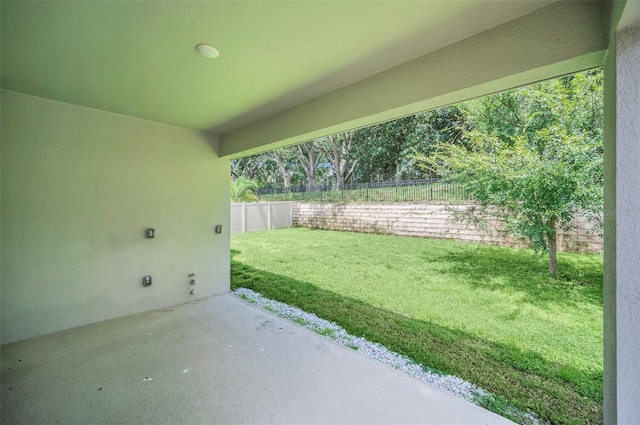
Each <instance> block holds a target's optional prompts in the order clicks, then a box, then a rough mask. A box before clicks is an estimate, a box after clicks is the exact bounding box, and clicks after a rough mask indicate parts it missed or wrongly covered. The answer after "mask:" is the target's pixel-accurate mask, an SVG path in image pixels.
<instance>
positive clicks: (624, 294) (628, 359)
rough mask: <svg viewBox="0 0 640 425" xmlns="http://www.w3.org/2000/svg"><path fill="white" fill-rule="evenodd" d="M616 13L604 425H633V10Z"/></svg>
mask: <svg viewBox="0 0 640 425" xmlns="http://www.w3.org/2000/svg"><path fill="white" fill-rule="evenodd" d="M623 7H624V3H622V2H620V3H618V2H616V3H614V4H613V6H612V13H611V14H610V16H611V18H610V19H611V28H612V29H611V31H612V34H611V36H610V40H611V41H610V43H611V47H610V48H609V52H608V55H607V61H606V64H605V148H604V152H605V205H604V207H605V229H604V244H605V249H604V422H605V424H618V423H619V424H636V423H640V410H639V409H638V406H637V397H638V393H640V368H639V367H638V353H640V328H639V327H638V324H639V323H640V284H639V281H638V276H640V244H639V243H638V241H640V226H638V217H640V173H638V163H640V143H639V141H640V122H639V121H638V116H640V80H639V79H638V75H640V4H638V3H637V2H627V4H626V7H625V8H624V13H622V17H620V12H621V11H622V8H623ZM618 20H619V22H620V24H618ZM616 29H617V30H616Z"/></svg>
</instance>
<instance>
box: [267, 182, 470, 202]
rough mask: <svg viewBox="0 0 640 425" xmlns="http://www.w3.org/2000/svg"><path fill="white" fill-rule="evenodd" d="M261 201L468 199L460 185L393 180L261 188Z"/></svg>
mask: <svg viewBox="0 0 640 425" xmlns="http://www.w3.org/2000/svg"><path fill="white" fill-rule="evenodd" d="M257 195H258V198H259V199H260V200H261V201H301V202H340V203H349V202H421V201H463V200H468V199H469V196H468V195H467V194H466V192H465V190H464V188H463V187H462V185H459V184H455V183H444V182H442V181H441V180H440V179H423V180H397V181H386V182H373V183H354V184H346V185H336V184H332V185H328V184H325V185H316V186H292V187H290V188H288V189H287V188H284V187H264V188H260V189H259V190H258V191H257Z"/></svg>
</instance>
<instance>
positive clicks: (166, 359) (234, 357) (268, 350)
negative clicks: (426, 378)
mask: <svg viewBox="0 0 640 425" xmlns="http://www.w3.org/2000/svg"><path fill="white" fill-rule="evenodd" d="M1 363H2V364H1V369H2V372H1V376H0V387H1V390H0V391H1V392H0V395H1V397H2V407H1V413H2V414H1V419H2V423H3V424H55V423H64V424H108V423H130V424H134V423H135V424H216V423H224V424H229V423H282V424H285V423H295V424H316V423H318V424H320V423H322V424H326V423H331V424H348V423H367V424H399V423H403V424H409V423H421V424H444V423H446V424H508V423H511V422H510V421H508V420H507V419H505V418H502V417H500V416H498V415H495V414H493V413H491V412H489V411H486V410H484V409H482V408H480V407H477V406H475V405H473V404H471V403H468V402H466V401H464V400H462V399H459V398H457V397H454V396H452V395H450V394H448V393H446V392H443V391H441V390H439V389H436V388H434V387H432V386H430V385H428V384H425V383H423V382H421V381H418V380H416V379H414V378H411V377H409V376H407V375H405V374H403V373H401V372H399V371H396V370H395V369H392V368H390V367H388V366H386V365H383V364H381V363H378V362H376V361H375V360H372V359H370V358H368V357H366V356H364V355H362V354H360V353H358V352H357V351H354V350H351V349H349V348H346V347H343V346H341V345H338V344H337V343H335V342H333V341H331V340H330V339H328V338H325V337H322V336H320V335H317V334H315V333H313V332H311V331H309V330H307V329H305V328H303V327H301V326H298V325H296V324H294V323H291V322H289V321H286V320H284V319H281V318H279V317H277V316H275V315H272V314H271V313H268V312H266V311H264V310H261V309H259V308H257V307H255V306H253V305H250V304H248V303H246V302H245V301H243V300H240V299H238V298H236V297H234V296H232V295H230V294H225V295H221V296H217V297H213V298H209V299H205V300H201V301H197V302H194V303H190V304H185V305H181V306H177V307H173V308H168V309H162V310H157V311H152V312H148V313H143V314H138V315H134V316H129V317H124V318H121V319H115V320H110V321H106V322H102V323H97V324H94V325H89V326H84V327H81V328H76V329H72V330H68V331H64V332H59V333H56V334H52V335H48V336H44V337H40V338H35V339H31V340H27V341H21V342H17V343H13V344H8V345H5V346H3V347H2V353H1Z"/></svg>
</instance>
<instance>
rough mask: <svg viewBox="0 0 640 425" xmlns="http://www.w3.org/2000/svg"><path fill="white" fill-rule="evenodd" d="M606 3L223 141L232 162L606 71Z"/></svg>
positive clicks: (528, 18)
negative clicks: (579, 73) (594, 70)
mask: <svg viewBox="0 0 640 425" xmlns="http://www.w3.org/2000/svg"><path fill="white" fill-rule="evenodd" d="M605 6H606V5H605V3H604V2H572V1H569V2H557V3H552V4H550V5H548V6H545V7H543V8H541V9H538V10H536V11H534V12H532V13H529V14H527V15H524V16H522V17H520V18H517V19H514V20H512V21H509V22H506V23H504V24H501V25H498V26H496V27H494V28H491V29H489V30H486V31H484V32H481V33H479V34H476V35H475V36H472V37H469V38H466V39H464V40H461V41H459V42H456V43H454V44H451V45H449V46H446V47H444V48H441V49H439V50H436V51H433V52H431V53H428V54H426V55H424V56H421V57H418V58H416V59H414V60H411V61H409V62H405V63H403V64H400V65H397V66H395V67H393V68H390V69H388V70H386V71H383V72H381V73H379V74H376V75H373V76H371V77H369V78H366V79H364V80H361V81H359V82H356V83H354V84H351V85H349V86H346V87H343V88H340V89H338V90H335V91H333V92H330V93H328V94H325V95H323V96H320V97H318V98H316V99H313V100H311V101H308V102H306V103H303V104H301V105H298V106H295V107H293V108H291V109H288V110H286V111H283V112H280V113H278V114H276V115H274V116H272V117H270V118H266V119H264V120H262V121H259V122H257V123H255V124H252V125H249V126H247V127H244V128H241V129H238V130H236V131H233V132H230V133H227V134H224V135H222V136H221V147H220V153H221V155H222V156H230V157H231V158H235V157H240V156H245V155H248V154H254V153H258V152H262V151H267V150H270V149H274V148H277V147H281V146H286V145H291V144H295V143H299V142H303V141H306V140H310V139H313V138H316V137H321V136H325V135H328V134H332V133H335V132H340V131H345V130H349V129H353V128H358V127H362V126H367V125H370V124H374V123H377V122H382V121H386V120H391V119H395V118H398V117H401V116H405V115H410V114H414V113H417V112H420V111H424V110H428V109H434V108H437V107H441V106H445V105H448V104H452V103H456V102H460V101H464V100H467V99H470V98H474V97H478V96H484V95H487V94H491V93H494V92H497V91H501V90H506V89H509V88H513V87H517V86H520V85H524V84H530V83H533V82H536V81H540V80H543V79H548V78H552V77H557V76H560V75H563V74H567V73H572V72H576V71H580V70H583V69H587V68H591V67H595V66H600V65H602V64H603V61H604V52H605V49H606V48H607V43H606V40H607V36H606V23H607V22H606V16H607V14H606V13H605Z"/></svg>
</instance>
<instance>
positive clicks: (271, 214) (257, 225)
mask: <svg viewBox="0 0 640 425" xmlns="http://www.w3.org/2000/svg"><path fill="white" fill-rule="evenodd" d="M293 204H294V202H290V201H285V202H252V203H242V204H233V203H232V204H231V233H244V232H251V231H254V230H267V229H284V228H287V227H291V226H292V223H293Z"/></svg>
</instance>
